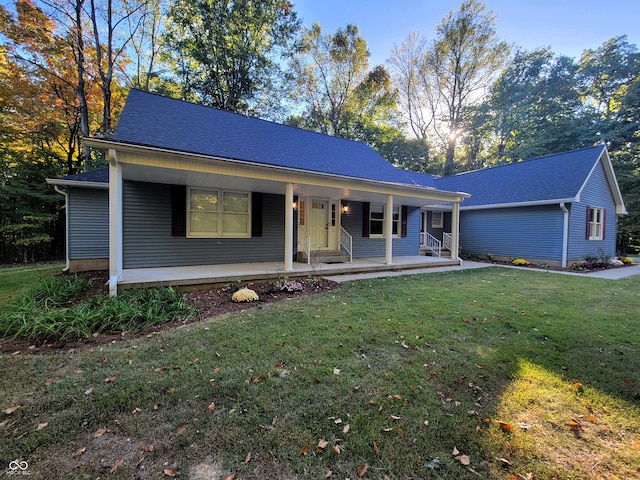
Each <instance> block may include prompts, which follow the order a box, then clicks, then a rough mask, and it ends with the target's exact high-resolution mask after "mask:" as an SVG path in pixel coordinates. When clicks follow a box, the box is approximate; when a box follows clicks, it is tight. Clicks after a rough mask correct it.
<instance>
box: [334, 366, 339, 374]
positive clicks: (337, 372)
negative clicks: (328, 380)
mask: <svg viewBox="0 0 640 480" xmlns="http://www.w3.org/2000/svg"><path fill="white" fill-rule="evenodd" d="M333 373H334V374H335V375H340V369H339V368H337V367H336V368H334V369H333Z"/></svg>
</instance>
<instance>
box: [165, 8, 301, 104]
mask: <svg viewBox="0 0 640 480" xmlns="http://www.w3.org/2000/svg"><path fill="white" fill-rule="evenodd" d="M299 25H300V22H299V20H298V18H297V15H296V13H295V12H294V11H293V5H292V4H291V3H290V2H289V1H287V0H284V1H283V0H233V1H228V0H179V1H175V2H173V3H172V4H171V9H170V12H169V19H168V22H167V35H166V41H167V44H168V46H169V47H170V48H171V49H172V51H173V52H172V53H173V55H174V59H175V65H176V73H177V75H179V76H180V77H181V78H182V80H183V82H184V91H183V98H189V97H191V96H192V95H195V96H196V99H197V100H198V101H200V102H202V103H205V104H207V105H211V106H214V107H218V108H222V109H225V110H230V111H245V110H246V109H247V108H248V107H249V106H251V102H252V101H253V100H254V99H255V98H256V97H257V96H258V95H259V94H260V92H263V91H265V90H269V89H270V88H271V87H272V83H273V82H274V81H275V80H274V79H275V77H277V76H278V75H279V74H280V67H279V63H278V62H279V60H280V58H281V56H282V55H283V54H284V53H285V52H287V51H288V50H289V48H290V46H291V42H292V40H293V38H294V35H295V33H296V32H297V31H298V29H299Z"/></svg>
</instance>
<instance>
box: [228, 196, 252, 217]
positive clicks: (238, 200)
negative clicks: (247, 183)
mask: <svg viewBox="0 0 640 480" xmlns="http://www.w3.org/2000/svg"><path fill="white" fill-rule="evenodd" d="M223 199H224V206H223V211H224V212H236V213H249V195H248V194H247V193H235V192H224V193H223Z"/></svg>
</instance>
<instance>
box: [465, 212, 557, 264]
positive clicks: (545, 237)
mask: <svg viewBox="0 0 640 480" xmlns="http://www.w3.org/2000/svg"><path fill="white" fill-rule="evenodd" d="M563 225H564V218H563V212H562V210H561V209H560V206H559V205H549V206H538V207H518V208H502V209H492V210H471V211H462V212H461V213H460V246H461V249H462V253H463V254H474V255H481V254H486V253H490V254H492V255H495V256H503V257H522V258H535V259H547V260H562V235H563Z"/></svg>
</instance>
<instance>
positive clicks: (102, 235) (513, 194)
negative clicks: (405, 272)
mask: <svg viewBox="0 0 640 480" xmlns="http://www.w3.org/2000/svg"><path fill="white" fill-rule="evenodd" d="M84 141H85V143H86V144H88V145H89V146H90V147H92V148H95V149H99V150H102V151H104V152H105V157H106V159H107V162H108V167H105V168H102V169H98V170H94V171H90V172H85V173H81V174H77V175H71V176H68V177H63V178H59V179H49V180H48V182H49V183H50V184H52V185H54V187H55V188H56V190H57V191H58V192H60V193H61V194H63V195H65V199H66V215H67V267H68V269H69V270H71V271H79V270H87V269H101V268H108V270H109V277H110V279H109V286H110V291H111V292H112V294H115V293H116V291H117V288H118V285H120V284H125V283H128V282H129V283H131V278H130V277H131V275H130V274H131V272H137V273H140V272H158V271H159V270H160V269H165V271H166V269H173V270H172V272H174V273H175V272H181V273H182V274H183V275H182V277H180V278H181V279H182V283H200V282H205V281H207V282H211V281H215V280H216V278H218V277H219V272H220V271H221V270H222V269H223V267H225V266H229V265H236V266H238V268H243V269H247V268H249V267H248V265H249V266H256V265H260V264H266V263H269V262H271V263H273V262H275V265H276V267H274V268H276V269H277V270H278V273H279V274H280V273H282V274H284V275H287V274H289V273H291V274H293V273H294V272H295V271H296V268H297V267H298V266H299V265H301V264H302V265H308V264H319V263H322V264H331V263H333V262H344V263H345V264H350V265H352V264H357V262H359V261H364V259H374V258H377V259H380V261H379V262H375V261H374V262H373V263H372V264H370V265H369V266H368V267H367V268H387V269H388V268H394V265H400V264H402V263H403V262H406V259H417V258H422V259H426V258H427V257H425V256H420V254H424V253H429V254H431V255H433V256H434V257H435V258H441V259H442V258H443V257H444V258H445V260H446V261H447V262H448V263H449V264H451V263H454V264H455V263H459V262H460V259H459V252H460V251H462V252H463V253H492V254H494V255H496V256H506V257H523V258H527V259H529V260H530V261H547V262H549V263H551V262H556V263H559V264H562V265H566V264H567V262H568V261H570V260H577V259H580V258H583V257H584V256H585V255H588V254H593V253H596V252H598V251H599V250H600V249H602V250H604V251H605V252H606V253H607V254H614V253H615V235H616V231H615V229H616V214H623V213H626V212H625V210H624V203H623V202H622V197H621V195H620V191H619V189H618V186H617V182H616V179H615V175H614V173H613V169H612V167H611V161H610V159H609V156H608V154H607V151H606V148H605V147H604V146H599V147H593V148H590V149H584V150H578V151H575V152H569V153H565V154H560V155H554V156H551V157H545V158H542V159H536V160H530V161H526V162H521V163H518V164H511V165H505V166H501V167H496V168H492V169H487V170H482V171H477V172H469V173H464V174H460V175H455V176H453V177H445V178H440V177H437V176H434V175H427V174H420V173H415V172H408V171H405V170H400V169H398V168H396V167H394V166H393V165H391V164H390V163H389V162H387V161H386V160H385V159H384V158H382V157H381V156H380V155H379V154H377V153H376V152H375V151H374V150H373V149H371V148H370V147H368V146H367V145H364V144H362V143H359V142H354V141H350V140H345V139H341V138H336V137H330V136H326V135H321V134H318V133H315V132H310V131H306V130H302V129H298V128H293V127H289V126H285V125H280V124H276V123H273V122H268V121H264V120H259V119H256V118H251V117H248V116H245V115H239V114H234V113H230V112H226V111H221V110H217V109H214V108H210V107H206V106H202V105H197V104H192V103H188V102H183V101H179V100H175V99H170V98H166V97H162V96H159V95H155V94H151V93H148V92H143V91H140V90H135V89H134V90H131V92H130V93H129V96H128V99H127V102H126V104H125V107H124V110H123V112H122V114H121V116H120V119H119V122H118V125H117V128H116V130H115V132H114V134H113V136H112V137H111V138H87V139H85V140H84ZM459 232H460V234H459ZM585 232H586V233H585ZM579 233H581V236H580V235H579ZM578 237H580V238H578ZM372 265H373V267H372ZM418 265H424V263H421V262H417V264H416V265H415V266H418ZM198 266H207V272H208V273H207V274H206V275H205V274H202V270H200V271H198V270H193V269H197V267H198ZM189 269H192V270H189ZM185 272H186V273H185ZM189 272H190V273H189ZM140 278H145V277H144V275H142V276H140ZM148 278H150V279H153V278H157V277H153V276H150V277H148ZM175 278H177V277H175Z"/></svg>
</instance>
